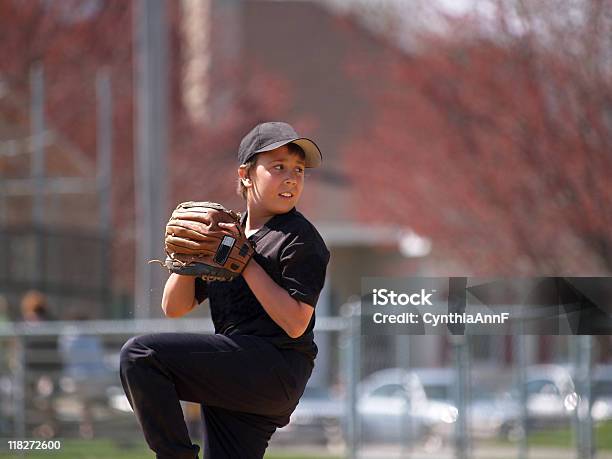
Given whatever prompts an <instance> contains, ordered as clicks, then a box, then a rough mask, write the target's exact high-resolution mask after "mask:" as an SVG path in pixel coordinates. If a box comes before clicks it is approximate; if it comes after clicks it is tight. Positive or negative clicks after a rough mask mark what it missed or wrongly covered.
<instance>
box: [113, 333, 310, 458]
mask: <svg viewBox="0 0 612 459" xmlns="http://www.w3.org/2000/svg"><path fill="white" fill-rule="evenodd" d="M312 368H313V364H312V362H311V360H310V359H308V357H306V356H304V355H303V354H301V353H299V352H297V351H293V350H279V349H277V348H276V347H275V346H273V345H272V344H270V343H268V342H267V341H266V340H264V339H262V338H259V337H256V336H248V335H235V336H225V335H204V334H194V333H158V334H150V335H144V336H137V337H134V338H131V339H130V340H129V341H128V342H127V343H125V345H124V346H123V348H122V349H121V369H120V373H121V383H122V385H123V389H124V390H125V393H126V395H127V398H128V400H129V402H130V405H131V406H132V408H133V409H134V413H135V414H136V417H137V418H138V421H139V422H140V425H141V426H142V430H143V432H144V436H145V440H146V441H147V443H148V445H149V447H150V448H151V449H152V450H153V451H154V452H155V453H156V455H157V458H160V459H170V458H172V459H183V458H185V459H193V458H197V457H198V452H199V447H198V446H197V445H194V444H192V443H191V440H190V438H189V434H188V431H187V426H186V424H185V420H184V417H183V412H182V409H181V406H180V402H179V401H180V400H185V401H190V402H196V403H200V404H201V405H202V418H203V422H204V438H203V457H204V459H225V458H228V459H229V458H231V459H236V458H241V459H243V458H244V459H249V458H253V459H255V458H262V457H263V455H264V453H265V450H266V447H267V446H268V441H269V439H270V437H271V436H272V434H273V433H274V431H275V430H276V428H278V427H282V426H284V425H286V424H287V423H288V422H289V415H290V414H291V413H292V412H293V410H294V409H295V407H296V405H297V402H298V400H299V398H300V397H301V395H302V393H303V391H304V387H305V385H306V382H307V381H308V378H309V377H310V374H311V372H312Z"/></svg>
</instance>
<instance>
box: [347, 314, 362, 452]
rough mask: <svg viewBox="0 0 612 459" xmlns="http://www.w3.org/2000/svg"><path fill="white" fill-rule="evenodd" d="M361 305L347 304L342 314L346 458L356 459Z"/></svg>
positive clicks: (357, 445)
mask: <svg viewBox="0 0 612 459" xmlns="http://www.w3.org/2000/svg"><path fill="white" fill-rule="evenodd" d="M360 312H361V303H360V302H355V303H349V304H347V305H345V308H343V311H342V314H343V315H344V317H345V318H346V319H347V328H346V332H345V334H346V342H347V352H346V354H347V359H346V360H347V364H346V366H347V397H346V402H347V407H346V416H347V419H346V448H347V451H346V456H347V458H348V459H356V458H357V453H358V447H359V413H358V411H357V396H358V394H357V385H358V383H359V378H360V373H361V367H360V364H361V355H360V354H361V353H360V345H361V314H360Z"/></svg>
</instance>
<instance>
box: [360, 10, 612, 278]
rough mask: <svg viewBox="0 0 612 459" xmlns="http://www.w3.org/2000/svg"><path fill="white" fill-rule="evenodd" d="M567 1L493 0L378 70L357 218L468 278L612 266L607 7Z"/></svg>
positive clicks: (611, 75) (611, 19)
mask: <svg viewBox="0 0 612 459" xmlns="http://www.w3.org/2000/svg"><path fill="white" fill-rule="evenodd" d="M566 3H567V2H559V1H546V2H521V1H510V0H508V1H503V0H499V1H496V2H493V3H492V6H493V8H491V9H489V10H488V11H489V17H488V18H487V19H486V20H483V18H482V17H478V16H476V17H474V16H473V17H463V18H461V20H458V19H457V18H455V19H454V20H453V22H452V23H450V22H449V27H448V28H447V29H446V30H445V33H444V34H440V33H438V34H428V35H427V36H423V37H422V39H421V41H420V45H419V47H418V52H414V53H411V54H409V55H406V57H405V58H403V59H401V60H400V61H399V62H396V63H394V64H392V65H390V66H389V68H387V69H380V68H379V69H377V70H376V73H377V74H378V75H381V74H385V73H388V74H389V75H391V76H390V78H389V79H390V82H389V84H387V85H386V87H385V89H384V90H379V91H378V92H377V93H376V94H373V100H374V101H375V104H376V110H375V111H374V114H373V123H374V126H375V127H374V129H373V135H369V136H368V138H365V139H358V141H356V142H355V144H354V145H352V146H351V149H352V154H351V155H350V157H351V158H352V160H351V164H352V166H351V167H352V169H353V173H354V174H355V175H356V176H357V177H358V180H357V183H358V184H360V185H359V187H358V188H359V190H360V193H361V194H362V199H363V201H362V202H363V203H364V204H365V205H362V206H360V215H359V218H365V219H368V220H372V219H374V218H375V219H377V220H379V219H380V218H381V215H382V216H386V217H382V218H388V219H389V220H390V221H393V222H400V223H402V224H405V225H408V226H410V227H412V228H414V229H415V230H416V231H417V232H419V233H421V234H423V235H426V236H428V237H430V238H432V240H433V243H434V247H435V248H436V253H437V254H438V255H441V256H443V257H446V258H447V259H449V260H453V261H454V262H456V263H458V264H459V265H460V266H461V267H462V269H463V270H464V272H465V271H468V272H469V273H470V274H473V275H504V274H505V275H536V274H540V275H607V274H609V273H611V272H612V231H610V228H611V227H612V179H611V177H612V46H610V44H611V43H610V37H612V4H611V3H610V2H604V1H592V2H572V7H571V8H567V7H565V5H566ZM492 12H493V13H492ZM368 163H369V164H373V163H374V164H375V166H374V167H368V168H367V169H366V168H363V167H362V165H363V164H368ZM452 266H457V264H455V263H453V265H452Z"/></svg>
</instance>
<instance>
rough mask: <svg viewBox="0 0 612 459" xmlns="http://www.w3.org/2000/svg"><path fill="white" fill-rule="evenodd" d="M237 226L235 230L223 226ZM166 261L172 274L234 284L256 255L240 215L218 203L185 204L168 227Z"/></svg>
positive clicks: (177, 211)
mask: <svg viewBox="0 0 612 459" xmlns="http://www.w3.org/2000/svg"><path fill="white" fill-rule="evenodd" d="M221 222H223V223H230V224H233V225H234V226H233V228H232V229H234V231H232V230H230V229H228V228H224V227H221V226H219V223H221ZM165 249H166V255H167V258H166V261H165V263H164V265H165V266H166V268H168V270H169V271H170V272H171V273H176V274H183V275H187V276H197V277H201V278H202V279H204V280H207V281H230V280H232V279H234V278H236V277H238V276H239V275H240V274H241V273H242V271H243V270H244V268H245V266H246V265H247V263H248V262H249V260H250V259H251V257H252V256H253V253H254V249H253V246H252V245H251V242H250V241H249V240H248V239H247V237H246V235H245V234H244V230H243V229H242V227H241V225H240V216H239V215H238V214H237V213H236V212H234V211H232V210H228V209H226V208H225V207H223V206H222V205H221V204H217V203H214V202H193V201H189V202H183V203H181V204H179V205H178V207H177V208H176V209H174V212H172V216H171V217H170V220H169V221H168V224H167V225H166V236H165Z"/></svg>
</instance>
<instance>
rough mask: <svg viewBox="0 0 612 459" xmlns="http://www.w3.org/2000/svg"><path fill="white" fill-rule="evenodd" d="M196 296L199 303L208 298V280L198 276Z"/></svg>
mask: <svg viewBox="0 0 612 459" xmlns="http://www.w3.org/2000/svg"><path fill="white" fill-rule="evenodd" d="M195 297H196V300H197V301H198V303H201V302H202V301H204V300H205V299H206V298H208V291H207V288H206V282H205V281H203V280H202V279H201V278H200V277H196V280H195Z"/></svg>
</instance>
